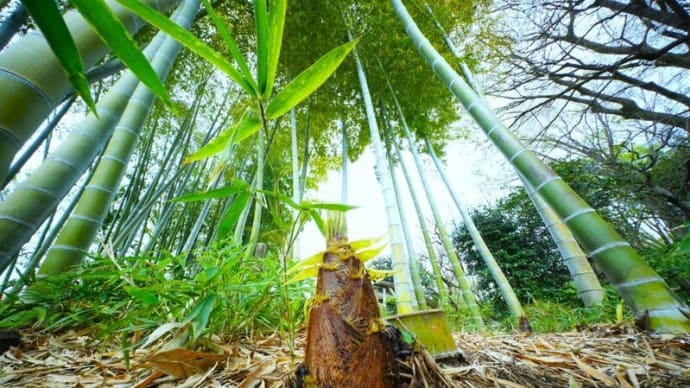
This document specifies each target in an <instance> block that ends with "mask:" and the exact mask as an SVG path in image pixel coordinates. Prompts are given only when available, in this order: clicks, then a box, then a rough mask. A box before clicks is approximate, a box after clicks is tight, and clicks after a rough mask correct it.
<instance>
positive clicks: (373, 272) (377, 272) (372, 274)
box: [367, 268, 397, 282]
mask: <svg viewBox="0 0 690 388" xmlns="http://www.w3.org/2000/svg"><path fill="white" fill-rule="evenodd" d="M396 272H397V271H392V270H383V269H374V268H367V274H368V275H369V278H370V279H371V281H372V282H378V281H381V280H383V279H385V278H387V277H389V276H393V275H395V273H396Z"/></svg>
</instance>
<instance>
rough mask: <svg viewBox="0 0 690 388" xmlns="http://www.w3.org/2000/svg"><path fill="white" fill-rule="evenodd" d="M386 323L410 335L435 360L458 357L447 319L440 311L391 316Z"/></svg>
mask: <svg viewBox="0 0 690 388" xmlns="http://www.w3.org/2000/svg"><path fill="white" fill-rule="evenodd" d="M386 321H388V322H389V323H390V324H392V325H394V326H396V327H397V328H398V329H400V330H401V331H403V332H405V331H407V332H409V333H411V334H412V335H413V336H414V337H415V339H416V340H417V341H419V343H421V344H422V345H424V347H425V348H426V350H427V351H428V352H429V353H431V355H432V356H433V357H434V358H435V359H437V360H439V359H444V358H448V357H454V356H456V355H458V348H457V345H456V344H455V340H454V339H453V336H452V333H451V330H450V325H449V324H448V318H447V317H446V313H445V311H443V310H442V309H434V310H425V311H415V312H413V313H407V314H398V315H393V316H391V317H387V318H386Z"/></svg>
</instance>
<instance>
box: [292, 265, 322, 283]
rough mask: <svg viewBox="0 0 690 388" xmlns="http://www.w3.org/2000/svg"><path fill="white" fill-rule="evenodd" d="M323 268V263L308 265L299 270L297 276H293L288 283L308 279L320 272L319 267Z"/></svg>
mask: <svg viewBox="0 0 690 388" xmlns="http://www.w3.org/2000/svg"><path fill="white" fill-rule="evenodd" d="M320 268H321V265H320V264H319V265H310V266H308V267H305V268H304V269H303V270H302V271H300V272H298V273H297V274H296V275H295V276H293V277H291V278H290V280H288V281H287V284H290V283H294V282H298V281H300V280H304V279H308V278H313V277H314V276H316V275H318V274H319V269H320Z"/></svg>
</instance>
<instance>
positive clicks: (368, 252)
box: [357, 245, 386, 263]
mask: <svg viewBox="0 0 690 388" xmlns="http://www.w3.org/2000/svg"><path fill="white" fill-rule="evenodd" d="M385 247H386V245H381V246H379V247H373V248H371V249H365V250H362V251H359V252H357V258H358V259H359V260H360V261H361V262H362V263H366V262H367V261H369V260H371V259H373V258H374V257H376V256H378V255H379V253H381V251H382V250H383V249H384V248H385Z"/></svg>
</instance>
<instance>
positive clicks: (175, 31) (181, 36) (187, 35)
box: [34, 0, 256, 95]
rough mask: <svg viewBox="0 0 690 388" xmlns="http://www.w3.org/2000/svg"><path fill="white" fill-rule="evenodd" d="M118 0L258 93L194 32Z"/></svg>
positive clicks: (140, 5) (131, 2)
mask: <svg viewBox="0 0 690 388" xmlns="http://www.w3.org/2000/svg"><path fill="white" fill-rule="evenodd" d="M34 1H35V0H34ZM117 1H118V2H119V3H120V4H122V5H123V6H125V7H127V8H128V9H129V10H130V11H132V12H133V13H135V14H136V15H137V16H139V17H140V18H142V19H144V20H145V21H146V22H147V23H149V24H151V25H153V26H154V27H156V28H158V29H159V30H161V31H163V32H165V33H166V34H168V35H170V37H172V38H173V39H175V40H177V41H178V42H180V43H182V44H183V45H184V46H185V47H187V48H188V49H190V50H191V51H192V52H194V53H195V54H196V55H198V56H200V57H202V58H204V59H205V60H207V61H208V62H209V63H211V64H212V65H214V66H215V67H217V68H218V70H220V71H222V72H224V73H225V74H227V76H228V77H230V79H231V80H233V81H235V82H236V83H237V84H238V85H240V86H241V87H242V89H244V90H245V91H246V92H247V93H249V94H250V95H256V93H255V91H254V89H253V88H252V86H251V84H250V83H249V81H247V80H246V79H245V78H244V77H243V76H242V74H240V72H239V71H238V70H237V69H235V67H234V66H233V65H232V64H231V63H230V62H228V60H226V59H225V58H223V56H222V55H221V54H220V53H219V52H217V51H216V50H214V49H212V48H211V47H209V46H208V45H207V44H206V43H204V42H202V41H201V40H199V39H198V38H197V37H196V36H194V34H192V33H191V32H189V31H187V30H185V29H184V28H182V27H180V26H178V25H177V24H175V23H173V22H172V21H171V20H170V19H169V18H167V17H165V16H163V15H161V14H160V13H158V12H157V11H156V10H154V9H153V8H151V7H149V6H148V5H146V4H144V3H142V2H140V1H138V0H117Z"/></svg>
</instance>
